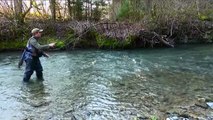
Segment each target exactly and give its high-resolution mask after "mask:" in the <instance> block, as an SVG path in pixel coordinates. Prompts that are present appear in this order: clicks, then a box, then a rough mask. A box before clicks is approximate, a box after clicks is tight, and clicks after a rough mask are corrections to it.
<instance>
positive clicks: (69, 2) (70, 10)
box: [67, 0, 72, 18]
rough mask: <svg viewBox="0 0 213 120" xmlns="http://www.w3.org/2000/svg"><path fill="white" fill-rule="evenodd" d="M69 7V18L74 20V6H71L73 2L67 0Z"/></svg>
mask: <svg viewBox="0 0 213 120" xmlns="http://www.w3.org/2000/svg"><path fill="white" fill-rule="evenodd" d="M67 4H68V5H67V6H68V13H69V17H70V18H72V6H71V0H67Z"/></svg>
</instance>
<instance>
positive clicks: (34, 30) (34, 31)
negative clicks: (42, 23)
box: [31, 28, 43, 34]
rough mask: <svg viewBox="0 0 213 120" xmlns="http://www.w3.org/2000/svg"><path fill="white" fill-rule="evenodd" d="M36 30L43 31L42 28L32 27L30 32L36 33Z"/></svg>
mask: <svg viewBox="0 0 213 120" xmlns="http://www.w3.org/2000/svg"><path fill="white" fill-rule="evenodd" d="M37 32H43V29H39V28H34V29H32V31H31V33H32V34H35V33H37Z"/></svg>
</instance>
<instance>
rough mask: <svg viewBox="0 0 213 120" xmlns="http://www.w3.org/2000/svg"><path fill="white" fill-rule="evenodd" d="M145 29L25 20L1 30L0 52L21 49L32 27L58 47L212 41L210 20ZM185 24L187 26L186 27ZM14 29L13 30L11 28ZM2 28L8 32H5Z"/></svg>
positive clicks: (44, 41)
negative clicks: (20, 25)
mask: <svg viewBox="0 0 213 120" xmlns="http://www.w3.org/2000/svg"><path fill="white" fill-rule="evenodd" d="M190 22H191V23H181V22H180V23H174V22H173V23H172V24H168V25H165V26H157V24H156V26H155V27H153V28H152V29H151V28H148V26H144V24H142V23H128V22H110V21H102V22H98V23H94V22H85V21H64V22H56V23H51V22H47V21H28V23H26V24H25V25H24V26H23V27H22V28H19V29H17V30H16V29H15V26H13V24H12V23H7V25H6V26H5V27H6V28H7V27H8V26H10V25H11V26H10V28H13V29H8V30H6V29H2V30H1V34H0V36H1V37H0V51H6V50H20V49H24V48H25V46H26V43H27V40H28V39H29V38H30V34H29V31H30V30H31V29H32V28H34V27H38V26H39V27H40V28H42V29H44V32H43V37H42V39H41V40H40V42H41V44H47V43H50V42H56V43H57V45H56V47H57V49H63V50H64V49H75V48H98V49H134V48H155V47H175V45H178V44H198V43H199V44H211V43H212V42H213V30H212V28H213V22H212V21H190ZM186 26H188V27H186ZM14 29H15V30H14ZM5 30H6V31H7V32H5Z"/></svg>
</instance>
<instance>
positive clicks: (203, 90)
mask: <svg viewBox="0 0 213 120" xmlns="http://www.w3.org/2000/svg"><path fill="white" fill-rule="evenodd" d="M20 54H21V53H20V52H6V53H0V113H1V115H0V119H1V120H19V119H20V120H22V119H33V120H34V119H35V120H37V119H38V120H48V119H50V120H58V119H77V120H84V119H86V120H105V119H106V120H137V119H147V118H150V117H151V116H156V117H158V118H160V119H165V118H166V115H167V114H168V113H169V111H171V110H173V109H178V110H180V109H181V110H182V109H184V110H185V113H187V112H188V113H189V114H190V115H197V116H198V117H202V118H205V119H211V117H213V111H212V110H211V109H210V110H209V108H208V109H207V110H206V109H202V108H201V109H200V108H196V107H197V106H194V102H195V101H196V100H197V99H199V98H205V99H208V100H213V46H212V45H205V46H203V45H199V46H197V45H192V46H180V47H177V48H174V49H170V48H166V49H137V50H123V51H109V50H74V51H69V52H51V53H49V54H50V55H51V57H50V58H49V59H46V58H41V62H42V65H43V68H44V78H45V81H43V82H39V81H37V80H36V76H35V74H33V76H32V77H31V80H30V83H28V84H24V83H23V82H22V77H23V72H24V66H25V65H24V66H22V68H21V69H18V68H17V63H18V61H19V57H20ZM193 107H194V108H193ZM179 108H180V109H179ZM192 108H193V109H192Z"/></svg>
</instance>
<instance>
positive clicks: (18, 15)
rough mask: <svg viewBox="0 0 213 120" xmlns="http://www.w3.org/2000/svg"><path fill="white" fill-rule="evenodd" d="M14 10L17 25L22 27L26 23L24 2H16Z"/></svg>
mask: <svg viewBox="0 0 213 120" xmlns="http://www.w3.org/2000/svg"><path fill="white" fill-rule="evenodd" d="M14 10H15V20H16V23H17V25H22V24H23V23H24V18H23V16H22V0H14Z"/></svg>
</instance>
